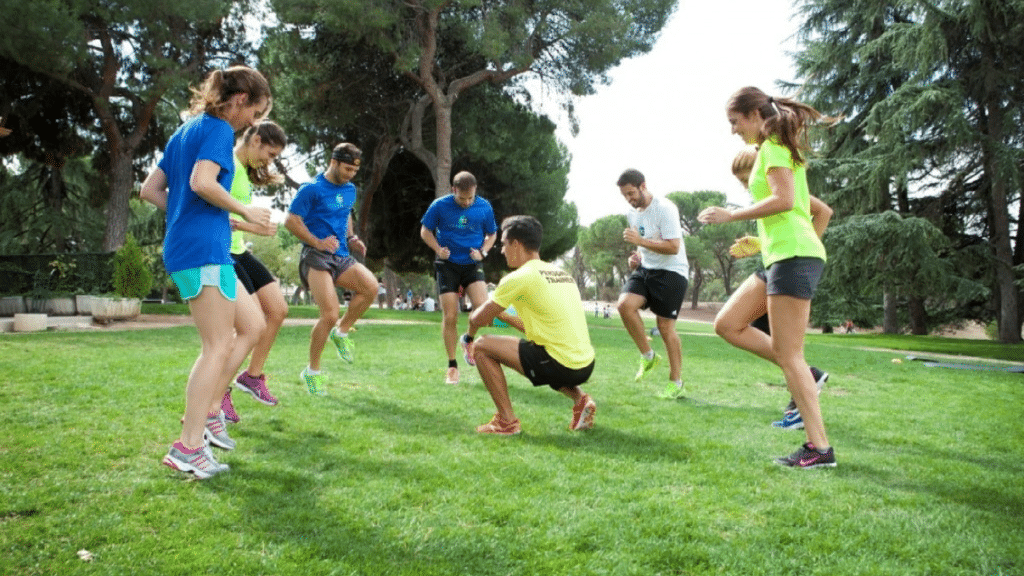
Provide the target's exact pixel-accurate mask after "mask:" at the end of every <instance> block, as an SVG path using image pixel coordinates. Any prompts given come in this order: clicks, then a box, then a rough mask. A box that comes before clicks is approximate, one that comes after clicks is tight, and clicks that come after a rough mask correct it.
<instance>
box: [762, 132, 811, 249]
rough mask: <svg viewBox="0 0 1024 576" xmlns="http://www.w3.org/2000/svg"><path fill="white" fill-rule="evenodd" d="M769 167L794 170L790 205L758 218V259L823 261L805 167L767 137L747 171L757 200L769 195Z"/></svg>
mask: <svg viewBox="0 0 1024 576" xmlns="http://www.w3.org/2000/svg"><path fill="white" fill-rule="evenodd" d="M769 168H789V169H790V170H792V171H793V185H794V191H793V208H792V209H791V210H788V211H786V212H780V213H778V214H773V215H771V216H767V217H765V218H758V220H757V235H758V237H759V238H760V240H761V258H762V259H763V260H764V265H765V267H767V266H770V265H772V264H774V263H775V262H778V261H779V260H785V259H786V258H794V257H796V256H806V257H813V258H821V259H822V260H825V246H824V245H822V243H821V240H820V239H819V238H818V235H817V234H816V233H815V232H814V226H813V225H812V224H811V193H810V190H809V189H808V187H807V167H806V166H805V165H804V164H799V165H798V164H796V163H794V162H793V156H792V155H791V154H790V153H789V148H786V147H785V146H783V145H782V144H779V143H778V142H777V141H775V140H766V141H765V142H764V143H763V144H761V148H760V149H759V150H758V151H757V159H756V160H755V161H754V169H753V171H752V172H751V173H750V195H751V196H753V197H754V202H760V201H761V200H764V199H765V198H767V197H768V196H770V195H771V188H770V187H769V186H768V169H769Z"/></svg>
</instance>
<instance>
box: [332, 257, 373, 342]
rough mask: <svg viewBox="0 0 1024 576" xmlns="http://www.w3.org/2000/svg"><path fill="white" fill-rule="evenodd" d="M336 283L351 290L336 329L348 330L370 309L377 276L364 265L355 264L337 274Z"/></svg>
mask: <svg viewBox="0 0 1024 576" xmlns="http://www.w3.org/2000/svg"><path fill="white" fill-rule="evenodd" d="M336 284H337V285H338V286H341V287H343V288H346V289H348V290H351V291H352V300H350V301H349V303H348V308H347V309H345V315H344V316H342V317H341V321H340V322H338V330H340V331H341V332H348V331H349V330H351V329H352V327H353V326H355V324H356V320H359V319H360V318H362V317H363V314H364V313H365V312H366V311H367V310H369V309H370V305H371V304H373V299H374V298H376V297H377V286H378V284H377V278H376V277H374V275H373V273H372V272H370V269H369V268H367V267H366V266H363V265H362V264H355V265H353V266H352V267H351V268H349V269H348V270H345V271H344V272H342V273H341V276H338V281H337V282H336ZM328 332H329V331H328Z"/></svg>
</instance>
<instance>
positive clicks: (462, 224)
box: [457, 215, 469, 228]
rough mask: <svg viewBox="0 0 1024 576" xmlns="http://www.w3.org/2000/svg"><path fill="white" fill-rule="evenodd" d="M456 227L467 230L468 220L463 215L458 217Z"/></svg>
mask: <svg viewBox="0 0 1024 576" xmlns="http://www.w3.org/2000/svg"><path fill="white" fill-rule="evenodd" d="M457 226H458V227H459V228H468V227H469V218H466V216H465V215H462V216H459V223H458V224H457Z"/></svg>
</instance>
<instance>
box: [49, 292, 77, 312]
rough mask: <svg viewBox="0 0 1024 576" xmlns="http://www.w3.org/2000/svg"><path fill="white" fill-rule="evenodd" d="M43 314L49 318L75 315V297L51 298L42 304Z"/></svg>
mask: <svg viewBox="0 0 1024 576" xmlns="http://www.w3.org/2000/svg"><path fill="white" fill-rule="evenodd" d="M43 312H46V313H47V314H49V315H50V316H74V315H75V297H74V296H51V297H50V298H47V299H46V302H45V303H44V304H43Z"/></svg>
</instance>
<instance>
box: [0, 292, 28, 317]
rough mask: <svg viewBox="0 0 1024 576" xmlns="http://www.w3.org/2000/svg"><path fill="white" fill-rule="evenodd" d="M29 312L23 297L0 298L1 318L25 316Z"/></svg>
mask: <svg viewBox="0 0 1024 576" xmlns="http://www.w3.org/2000/svg"><path fill="white" fill-rule="evenodd" d="M26 311H27V308H25V298H24V297H23V296H4V297H3V298H0V316H14V315H15V314H24V313H25V312H26Z"/></svg>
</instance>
